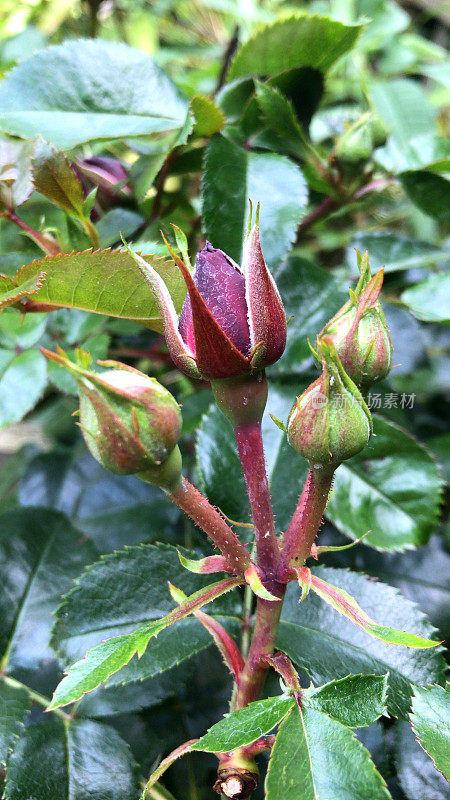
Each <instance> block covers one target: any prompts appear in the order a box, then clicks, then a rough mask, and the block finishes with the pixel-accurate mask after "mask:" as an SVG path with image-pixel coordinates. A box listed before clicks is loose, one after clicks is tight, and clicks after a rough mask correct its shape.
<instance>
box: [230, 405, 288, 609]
mask: <svg viewBox="0 0 450 800" xmlns="http://www.w3.org/2000/svg"><path fill="white" fill-rule="evenodd" d="M234 434H235V436H236V442H237V446H238V451H239V458H240V459H241V464H242V469H243V472H244V478H245V483H246V484H247V493H248V499H249V501H250V507H251V510H252V517H253V523H254V525H255V535H256V550H257V555H258V564H259V566H260V567H261V569H262V570H263V572H264V574H265V576H266V578H267V579H268V581H269V582H270V583H274V584H277V574H278V564H279V562H280V550H279V547H278V541H277V535H276V532H275V525H274V521H273V511H272V500H271V497H270V492H269V482H268V480H267V473H266V461H265V457H264V448H263V441H262V431H261V422H260V421H259V420H254V421H250V422H241V423H240V424H238V425H235V426H234ZM267 588H269V589H270V587H269V586H268V587H267ZM274 588H276V587H274ZM275 593H276V592H275Z"/></svg>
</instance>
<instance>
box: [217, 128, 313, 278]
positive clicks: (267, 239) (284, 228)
mask: <svg viewBox="0 0 450 800" xmlns="http://www.w3.org/2000/svg"><path fill="white" fill-rule="evenodd" d="M249 198H250V200H251V201H252V203H253V206H254V207H256V204H257V203H258V202H260V203H261V213H260V235H261V247H262V250H263V253H264V258H265V259H266V262H267V264H268V266H269V267H272V268H273V267H275V266H276V265H277V264H278V263H279V261H281V259H282V258H284V257H285V256H286V254H287V253H288V251H289V250H290V248H291V246H292V243H293V241H294V238H295V232H296V229H297V225H298V223H299V222H300V220H301V218H302V216H303V214H304V211H305V208H306V204H307V201H308V191H307V187H306V183H305V179H304V177H303V175H302V172H301V170H300V168H299V167H298V166H297V165H296V164H294V163H293V162H292V161H290V160H289V159H288V158H286V157H285V156H281V155H279V154H277V153H251V152H248V151H246V150H244V149H243V148H242V147H240V146H239V145H237V144H234V143H233V142H231V141H230V140H229V139H226V138H225V137H224V136H221V135H217V136H215V137H213V139H211V142H210V144H209V146H208V149H207V152H206V159H205V172H204V176H203V195H202V210H203V217H204V224H205V232H206V236H207V237H208V239H210V240H211V243H212V244H213V245H214V247H220V248H221V249H222V250H224V251H225V252H226V253H227V254H228V255H229V256H231V258H234V260H235V261H237V262H238V263H239V262H240V260H241V255H242V240H243V234H244V230H245V226H246V222H247V216H248V200H249Z"/></svg>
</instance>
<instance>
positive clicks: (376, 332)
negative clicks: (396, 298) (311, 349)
mask: <svg viewBox="0 0 450 800" xmlns="http://www.w3.org/2000/svg"><path fill="white" fill-rule="evenodd" d="M358 266H359V269H360V272H361V276H360V279H359V281H358V285H357V287H356V291H354V292H353V291H352V290H350V300H348V301H347V302H346V303H345V305H343V306H342V308H341V309H340V310H339V311H338V312H337V314H335V316H334V317H333V318H332V319H331V320H330V322H328V323H327V324H326V325H325V327H324V328H323V330H322V331H321V332H320V334H319V339H320V338H321V337H322V336H326V337H327V338H328V339H331V341H332V342H333V344H334V346H335V348H336V350H337V353H338V355H339V358H340V359H341V362H342V366H343V367H344V369H345V371H346V372H347V374H348V375H349V376H350V378H351V379H352V380H353V381H354V382H355V383H356V385H357V386H359V387H360V388H361V390H362V391H365V390H366V389H367V388H368V387H369V386H370V384H372V383H376V382H377V381H381V380H382V379H383V378H385V377H386V375H387V374H388V372H389V370H390V368H391V364H392V342H391V337H390V336H389V330H388V327H387V323H386V319H385V317H384V314H383V309H382V307H381V304H380V302H379V301H378V296H379V294H380V291H381V287H382V284H383V270H382V269H381V270H379V272H377V274H376V275H374V276H373V278H372V276H371V273H370V267H369V254H368V252H367V251H366V252H365V254H364V256H361V254H360V253H358Z"/></svg>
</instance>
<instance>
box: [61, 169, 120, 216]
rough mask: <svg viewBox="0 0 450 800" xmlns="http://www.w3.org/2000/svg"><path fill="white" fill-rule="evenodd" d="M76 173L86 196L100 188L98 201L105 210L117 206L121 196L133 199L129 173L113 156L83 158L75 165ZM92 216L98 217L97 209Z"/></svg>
mask: <svg viewBox="0 0 450 800" xmlns="http://www.w3.org/2000/svg"><path fill="white" fill-rule="evenodd" d="M74 172H75V174H76V175H77V177H78V178H79V179H80V181H81V183H82V184H83V188H84V191H85V194H86V196H87V195H88V194H89V192H90V190H91V188H92V187H94V186H97V187H98V191H97V196H96V199H97V200H98V202H99V204H100V206H101V207H102V208H103V209H108V208H111V207H112V206H114V205H117V203H118V202H120V197H121V196H122V198H123V197H131V194H132V192H131V189H130V187H129V186H127V180H128V172H127V170H126V169H125V167H124V165H123V164H122V162H121V161H119V159H118V158H112V157H111V156H92V157H91V158H83V159H80V160H79V161H77V162H76V164H75V165H74ZM92 214H94V216H96V211H95V209H93V211H92V212H91V215H92ZM97 216H98V215H97Z"/></svg>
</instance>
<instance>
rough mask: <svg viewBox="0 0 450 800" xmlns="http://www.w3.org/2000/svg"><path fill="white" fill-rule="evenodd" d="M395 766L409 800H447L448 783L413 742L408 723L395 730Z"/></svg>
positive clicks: (398, 723)
mask: <svg viewBox="0 0 450 800" xmlns="http://www.w3.org/2000/svg"><path fill="white" fill-rule="evenodd" d="M394 742H395V766H396V768H397V774H398V777H399V781H400V785H401V788H402V790H403V792H404V794H405V797H407V798H408V800H418V798H419V797H420V800H448V781H447V779H446V778H444V776H443V775H441V773H440V772H438V771H437V769H435V767H434V764H433V762H432V760H431V758H429V757H428V755H427V754H426V753H425V752H424V751H423V750H422V748H421V747H420V745H419V744H418V743H417V741H416V739H415V738H414V733H413V732H412V730H411V726H410V724H409V722H397V724H396V725H395V728H394Z"/></svg>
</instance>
